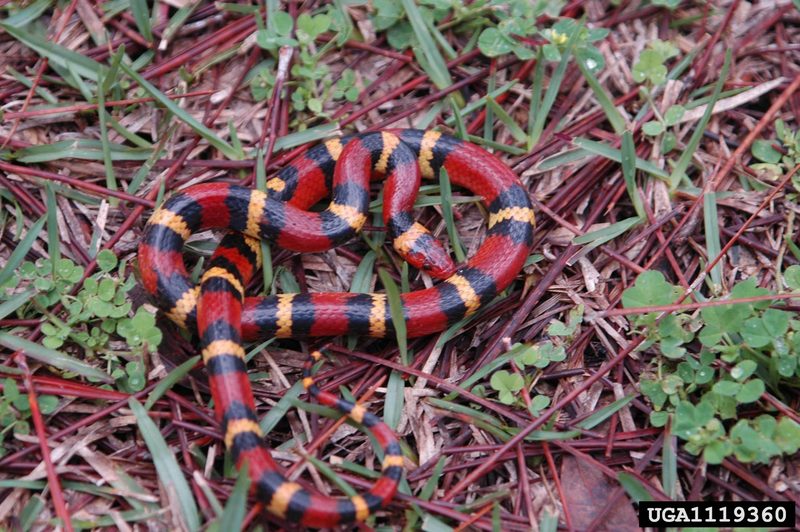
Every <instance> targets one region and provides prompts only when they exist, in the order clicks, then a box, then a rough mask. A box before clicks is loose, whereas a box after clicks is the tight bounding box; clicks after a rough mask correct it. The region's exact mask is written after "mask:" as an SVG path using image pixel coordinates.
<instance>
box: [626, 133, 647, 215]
mask: <svg viewBox="0 0 800 532" xmlns="http://www.w3.org/2000/svg"><path fill="white" fill-rule="evenodd" d="M620 155H621V157H622V177H623V178H624V179H625V188H626V189H628V196H630V198H631V203H633V208H634V209H635V210H636V214H637V215H638V216H639V218H641V219H642V220H646V219H647V213H646V212H645V211H644V205H642V197H641V196H640V195H639V189H638V188H636V147H635V146H634V145H633V135H631V132H630V131H625V132H624V133H623V134H622V150H621V153H620Z"/></svg>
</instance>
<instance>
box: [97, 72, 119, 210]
mask: <svg viewBox="0 0 800 532" xmlns="http://www.w3.org/2000/svg"><path fill="white" fill-rule="evenodd" d="M106 81H107V79H104V80H103V84H105V83H106ZM97 120H98V122H99V123H100V144H101V147H102V151H103V169H104V170H105V173H106V188H108V189H109V190H119V188H118V187H117V176H116V175H115V174H114V163H113V161H112V159H111V143H110V142H109V141H108V123H107V121H108V111H106V96H105V94H103V91H102V89H101V90H98V91H97ZM108 201H109V204H110V205H111V206H112V207H116V206H117V205H119V199H117V198H113V197H112V198H109V199H108Z"/></svg>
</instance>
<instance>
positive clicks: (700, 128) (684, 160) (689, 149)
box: [669, 49, 732, 256]
mask: <svg viewBox="0 0 800 532" xmlns="http://www.w3.org/2000/svg"><path fill="white" fill-rule="evenodd" d="M731 53H732V52H731V50H730V49H728V51H727V52H726V53H725V62H724V63H723V64H722V70H721V71H720V74H719V79H718V80H717V83H716V85H715V86H714V94H713V95H712V97H711V100H710V101H709V102H708V106H707V107H706V112H705V113H703V118H701V119H700V122H698V123H697V126H696V127H695V129H694V132H693V133H692V136H691V138H690V139H689V143H688V144H687V145H686V148H685V149H684V150H683V153H681V157H680V159H678V162H677V163H676V164H675V167H674V168H673V169H672V173H671V174H670V176H669V187H670V190H671V191H674V190H675V189H677V188H678V185H679V184H680V182H681V181H682V180H683V178H684V176H685V174H686V169H687V168H688V167H689V163H690V162H691V160H692V157H693V156H694V153H695V151H697V146H699V145H700V139H702V138H703V133H704V132H705V130H706V126H707V125H708V121H709V120H711V115H712V113H713V111H714V105H715V104H716V103H717V100H718V99H719V96H720V92H722V86H723V85H725V80H726V79H727V78H728V70H729V69H730V66H731ZM714 256H715V255H714Z"/></svg>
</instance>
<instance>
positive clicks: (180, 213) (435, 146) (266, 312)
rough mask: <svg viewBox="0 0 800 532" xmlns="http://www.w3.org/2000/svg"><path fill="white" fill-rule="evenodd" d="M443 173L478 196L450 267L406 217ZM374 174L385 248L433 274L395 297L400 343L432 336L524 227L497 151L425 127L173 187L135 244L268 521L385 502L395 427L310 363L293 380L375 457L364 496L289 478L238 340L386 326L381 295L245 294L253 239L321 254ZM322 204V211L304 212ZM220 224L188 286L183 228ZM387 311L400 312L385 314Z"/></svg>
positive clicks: (489, 292) (513, 185)
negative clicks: (262, 422)
mask: <svg viewBox="0 0 800 532" xmlns="http://www.w3.org/2000/svg"><path fill="white" fill-rule="evenodd" d="M442 171H444V172H446V173H447V177H448V178H449V180H450V183H452V184H453V185H456V186H461V187H464V188H466V189H467V190H469V191H471V192H472V193H473V194H475V195H476V196H479V197H480V200H481V204H482V205H483V208H484V209H485V210H486V212H487V214H488V230H487V231H486V234H485V237H484V239H483V241H482V243H481V245H480V247H479V248H478V249H477V250H476V252H475V254H474V255H473V256H472V257H470V258H469V259H468V260H467V262H466V263H465V264H463V265H461V266H457V265H456V264H454V262H453V261H452V259H451V258H450V256H449V254H448V252H447V251H446V248H445V247H444V246H443V245H442V244H441V242H439V241H438V240H437V239H436V238H435V237H434V236H433V235H432V234H431V233H430V232H429V231H428V230H427V229H426V228H425V227H424V226H422V225H421V224H419V223H418V222H416V221H415V218H414V211H413V209H414V203H415V200H416V195H417V192H418V190H419V188H420V183H421V180H422V179H437V178H439V177H440V175H441V172H442ZM379 179H380V180H383V212H382V216H383V222H384V225H385V227H386V230H387V231H388V232H389V234H390V236H391V239H392V245H393V248H394V249H395V250H396V251H397V253H398V254H399V255H400V256H401V257H402V258H403V259H404V260H406V261H407V262H408V263H409V264H410V265H411V266H413V267H415V268H417V269H418V270H420V271H423V272H425V273H427V274H429V275H430V277H431V278H432V279H436V282H435V283H434V284H432V286H430V287H429V288H425V289H422V290H416V291H412V292H406V293H402V294H401V296H400V302H401V305H400V306H401V307H402V315H403V319H404V320H405V325H406V327H405V328H406V331H407V333H406V334H407V337H409V338H414V337H419V336H424V335H428V334H432V333H436V332H440V331H443V330H445V329H446V328H447V327H448V326H449V325H452V324H454V323H456V322H458V321H459V320H462V319H464V318H465V317H468V316H471V315H473V314H474V313H476V312H477V311H478V310H479V309H480V308H481V307H485V306H486V305H487V304H488V303H489V302H491V301H492V300H493V299H494V298H495V297H496V296H497V295H498V294H499V293H500V292H502V291H503V290H505V288H507V287H508V286H509V285H510V284H511V283H512V282H513V280H514V279H515V277H516V276H517V275H518V273H519V272H520V271H521V270H522V268H523V266H524V264H525V261H526V259H527V258H528V256H529V255H530V252H531V248H532V245H533V236H534V228H535V218H534V210H533V207H532V204H531V200H530V197H529V195H528V191H527V190H526V188H525V187H524V186H523V184H522V183H521V182H520V180H519V178H518V177H517V175H516V174H515V173H514V172H513V171H512V170H511V169H510V168H509V167H508V166H506V165H505V164H504V163H503V162H501V161H500V159H498V158H497V157H496V156H494V155H493V154H490V153H489V152H487V151H485V150H484V149H483V148H481V147H479V146H477V145H475V144H472V143H470V142H466V141H462V140H460V139H458V138H456V137H453V136H449V135H446V134H443V133H440V132H437V131H434V130H425V131H423V130H415V129H392V130H383V131H378V132H370V133H359V134H354V135H349V136H343V137H338V138H332V139H330V140H327V141H325V142H322V143H319V144H316V145H314V146H312V147H310V148H307V149H306V150H305V151H304V152H303V153H301V154H300V155H299V156H298V157H297V158H296V159H295V160H294V161H293V162H291V163H289V164H288V165H286V166H285V167H283V168H282V169H281V170H280V171H278V172H277V173H276V174H275V175H274V176H273V177H272V178H271V179H269V180H267V181H266V187H261V188H262V189H264V190H258V189H253V188H248V187H243V186H239V185H236V184H230V183H227V182H207V183H202V184H195V185H191V186H188V187H186V188H185V189H183V190H180V191H177V192H175V193H173V194H172V195H171V196H170V197H169V198H167V199H166V200H165V201H164V202H163V203H162V205H161V206H160V207H159V208H157V209H155V211H154V212H153V214H152V216H151V217H150V219H149V220H148V222H147V224H146V225H145V228H144V232H143V234H142V239H141V241H140V245H139V250H138V267H139V273H140V279H141V282H142V284H143V286H144V288H145V289H146V290H147V292H148V293H149V294H150V295H151V297H152V299H153V301H154V303H155V304H156V306H157V307H158V308H159V309H160V310H161V311H163V312H164V313H165V314H166V316H167V317H168V318H169V319H170V320H171V321H172V322H174V323H175V324H176V325H177V326H179V327H181V328H183V329H186V330H187V331H189V332H190V333H192V334H194V335H196V337H197V338H199V344H200V348H201V350H202V358H203V362H204V365H205V367H206V370H207V373H208V379H209V387H210V391H211V397H212V398H213V403H214V412H215V419H216V420H217V422H218V423H219V429H220V433H221V434H222V435H223V440H224V443H225V446H226V448H227V449H228V451H229V452H230V453H231V458H232V459H233V462H234V463H235V464H236V466H237V468H238V469H239V470H240V473H241V471H242V469H243V467H244V466H245V464H246V469H247V475H249V477H250V480H251V489H252V491H253V492H254V494H255V496H256V500H257V501H259V502H260V503H261V504H263V506H264V507H265V508H266V510H267V511H268V512H269V513H270V514H272V515H273V516H275V517H277V518H280V519H283V520H285V521H288V522H292V523H297V524H300V525H303V526H307V527H314V528H320V527H331V526H336V525H340V524H345V523H351V522H356V521H363V520H365V519H367V518H368V517H369V516H371V515H374V514H375V512H377V511H378V510H379V509H381V508H383V507H384V506H386V505H387V504H388V503H389V502H390V501H391V500H392V499H393V497H394V496H395V493H396V491H397V488H398V486H399V483H400V482H401V479H402V476H403V473H404V469H405V468H404V458H403V453H402V450H401V447H400V444H399V441H398V439H397V437H396V436H395V435H394V432H393V431H392V430H391V429H390V428H389V427H388V426H387V425H386V424H385V423H384V422H383V421H382V420H381V419H380V418H379V417H378V416H377V415H375V414H373V413H371V412H369V411H367V410H366V408H365V407H364V406H363V405H360V404H358V403H354V402H350V401H346V400H344V399H342V398H339V397H338V396H336V395H334V394H332V393H330V392H327V391H324V390H322V389H321V388H320V387H319V386H318V385H317V384H316V382H315V379H314V377H313V375H312V366H313V365H314V364H315V363H316V362H317V361H321V359H322V357H323V355H322V354H321V353H320V352H319V351H314V352H313V353H312V354H311V356H310V357H309V359H308V362H307V363H306V364H305V365H304V367H303V386H304V388H305V389H306V390H307V392H308V393H309V394H310V395H311V396H312V397H314V398H315V399H316V400H317V401H318V402H319V403H321V404H322V405H325V406H328V407H331V408H334V409H336V410H337V411H339V412H340V413H341V414H342V415H345V416H347V417H348V418H349V419H350V420H352V421H353V422H355V423H356V424H359V425H360V426H362V427H363V428H364V429H365V430H367V431H369V432H371V434H372V435H373V437H374V439H375V441H376V442H377V444H378V446H379V448H380V450H381V452H382V455H383V458H382V462H381V473H380V476H379V477H378V478H377V480H376V481H375V482H374V483H373V484H372V487H371V488H369V490H368V491H366V492H363V493H362V494H358V495H354V496H341V497H333V496H326V495H322V494H319V493H317V492H315V491H313V490H309V489H307V488H305V487H304V486H303V485H301V484H300V483H298V482H294V481H290V480H288V479H287V478H286V477H285V475H284V474H283V473H282V470H281V468H280V466H279V465H278V464H277V463H276V462H275V460H274V459H273V458H272V456H271V454H270V449H269V448H268V446H267V445H266V443H265V442H264V438H263V434H262V431H261V429H260V426H259V423H258V418H257V416H256V407H255V401H254V397H253V393H252V389H251V386H250V381H249V379H248V376H247V372H246V366H245V350H244V343H245V342H255V341H258V340H263V339H264V338H265V337H276V338H296V339H303V338H309V337H329V336H340V335H346V334H347V335H356V336H368V337H373V338H384V337H390V338H391V337H392V336H393V335H395V334H396V332H395V326H394V325H393V320H392V309H391V304H390V303H389V301H388V298H387V295H386V294H385V293H371V294H367V293H349V292H317V293H286V294H278V295H271V296H260V297H249V296H247V297H246V296H245V288H246V287H247V286H248V284H249V283H250V282H251V280H252V278H253V276H254V274H255V273H256V272H257V271H258V268H260V267H261V260H262V258H261V242H260V241H262V240H264V241H268V242H270V243H271V244H273V245H275V246H277V247H279V248H283V249H286V250H290V251H293V252H304V253H313V252H321V251H325V250H328V249H331V248H333V247H335V246H337V245H340V244H341V243H343V242H346V241H347V240H349V239H350V238H352V237H353V236H354V235H356V234H357V233H358V232H359V231H360V230H361V229H362V228H363V227H364V225H365V223H366V222H367V212H368V205H369V187H370V182H371V181H372V180H379ZM326 198H331V199H330V203H329V204H328V206H327V207H326V208H325V209H324V210H321V211H320V210H311V209H312V207H313V206H315V205H316V204H317V203H319V202H320V201H322V200H323V199H326ZM207 229H224V230H227V231H228V232H227V233H226V234H225V236H224V237H223V238H222V240H221V242H220V244H219V245H218V246H217V248H216V250H215V251H214V253H213V254H212V256H211V259H210V261H209V263H208V267H207V269H206V270H205V271H204V273H203V274H202V276H201V278H200V282H199V283H195V282H193V281H192V279H191V277H190V275H189V274H188V272H187V269H186V266H185V264H184V260H183V255H182V253H183V246H184V244H185V243H186V240H187V239H188V238H189V237H190V236H191V235H192V234H194V233H197V232H199V231H203V230H207ZM395 315H396V316H398V315H399V311H397V310H395Z"/></svg>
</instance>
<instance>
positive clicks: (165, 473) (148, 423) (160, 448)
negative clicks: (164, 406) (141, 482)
mask: <svg viewBox="0 0 800 532" xmlns="http://www.w3.org/2000/svg"><path fill="white" fill-rule="evenodd" d="M128 406H130V408H131V410H132V411H133V415H134V416H136V423H137V424H138V425H139V431H140V432H141V433H142V438H143V439H144V442H145V444H147V449H148V450H149V451H150V454H151V455H152V457H153V463H154V464H155V466H156V471H157V472H158V476H159V478H160V479H161V482H162V483H163V484H164V486H168V487H169V489H173V490H175V494H176V496H177V497H178V501H179V503H180V506H181V515H182V516H183V522H184V524H185V525H186V527H187V528H188V529H189V530H192V531H194V530H199V529H200V517H199V515H198V512H197V503H196V502H195V500H194V496H193V495H192V490H191V488H190V487H189V483H188V482H186V477H184V476H183V472H182V471H181V467H180V465H178V462H177V460H176V459H175V455H174V454H173V452H172V451H171V450H170V449H169V447H168V446H167V442H165V441H164V438H163V437H162V436H161V432H160V431H159V430H158V427H157V426H156V424H155V423H153V420H151V419H150V417H149V416H148V415H147V410H145V408H144V407H143V406H142V404H141V403H140V402H139V401H137V400H136V399H134V398H132V397H131V398H130V399H129V400H128Z"/></svg>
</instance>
